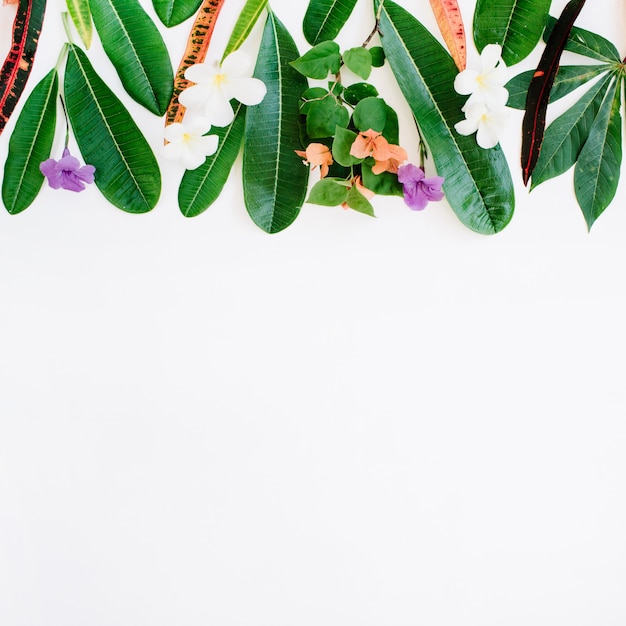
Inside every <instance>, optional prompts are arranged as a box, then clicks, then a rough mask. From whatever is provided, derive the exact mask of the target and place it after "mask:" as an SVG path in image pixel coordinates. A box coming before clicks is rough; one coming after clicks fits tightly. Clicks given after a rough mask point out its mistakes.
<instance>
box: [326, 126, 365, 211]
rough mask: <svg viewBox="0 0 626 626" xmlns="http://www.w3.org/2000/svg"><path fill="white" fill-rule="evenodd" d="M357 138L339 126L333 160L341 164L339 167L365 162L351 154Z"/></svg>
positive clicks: (336, 131)
mask: <svg viewBox="0 0 626 626" xmlns="http://www.w3.org/2000/svg"><path fill="white" fill-rule="evenodd" d="M356 138H357V134H356V133H354V132H352V131H351V130H348V129H347V128H342V127H340V126H337V128H336V129H335V138H334V139H333V148H332V153H333V159H334V160H335V161H336V162H337V163H339V165H343V167H350V166H352V165H355V164H356V163H361V162H362V161H363V159H357V158H356V157H353V156H352V155H351V154H350V148H352V144H353V143H354V141H355V139H356ZM342 202H343V200H342Z"/></svg>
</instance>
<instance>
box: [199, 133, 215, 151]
mask: <svg viewBox="0 0 626 626" xmlns="http://www.w3.org/2000/svg"><path fill="white" fill-rule="evenodd" d="M197 143H198V149H199V150H201V151H202V154H204V155H205V156H211V155H212V154H215V153H216V152H217V146H218V145H219V137H218V136H217V135H206V136H205V137H198V140H197Z"/></svg>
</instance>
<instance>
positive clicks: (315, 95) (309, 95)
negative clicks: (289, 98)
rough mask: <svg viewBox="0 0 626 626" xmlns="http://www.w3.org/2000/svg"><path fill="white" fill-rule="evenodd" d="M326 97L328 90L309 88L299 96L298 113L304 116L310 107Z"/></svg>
mask: <svg viewBox="0 0 626 626" xmlns="http://www.w3.org/2000/svg"><path fill="white" fill-rule="evenodd" d="M327 96H328V90H327V89H324V87H311V88H310V89H307V90H306V91H305V92H304V93H303V94H302V96H300V113H302V114H303V115H306V114H307V113H308V112H309V111H310V110H311V105H312V104H313V103H315V102H318V101H320V100H321V99H322V98H326V97H327Z"/></svg>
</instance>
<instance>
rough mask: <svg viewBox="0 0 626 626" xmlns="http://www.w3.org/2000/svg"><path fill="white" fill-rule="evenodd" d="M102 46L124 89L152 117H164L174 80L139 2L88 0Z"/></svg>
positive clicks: (160, 42) (158, 38)
mask: <svg viewBox="0 0 626 626" xmlns="http://www.w3.org/2000/svg"><path fill="white" fill-rule="evenodd" d="M89 4H90V6H91V12H92V15H93V21H94V24H95V25H96V30H97V31H98V35H99V36H100V40H101V41H102V47H103V48H104V51H105V52H106V54H107V56H108V57H109V59H110V60H111V62H112V63H113V65H114V66H115V69H116V70H117V73H118V75H119V77H120V80H121V81H122V84H123V85H124V89H126V91H127V92H128V94H129V95H130V96H131V97H132V98H133V99H134V100H136V101H137V102H139V104H141V105H143V106H144V107H146V109H148V110H149V111H151V112H152V113H154V114H155V115H163V114H164V113H165V109H166V108H167V105H168V103H169V101H170V98H171V96H172V82H173V80H174V76H173V72H172V65H171V63H170V58H169V55H168V52H167V47H166V46H165V42H164V41H163V38H162V37H161V34H160V33H159V31H158V29H157V28H156V26H155V25H154V22H153V21H152V20H151V19H150V17H149V16H148V14H147V13H146V12H145V11H144V9H143V8H142V6H141V5H140V4H139V2H138V0H89Z"/></svg>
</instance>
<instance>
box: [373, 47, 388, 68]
mask: <svg viewBox="0 0 626 626" xmlns="http://www.w3.org/2000/svg"><path fill="white" fill-rule="evenodd" d="M369 50H370V54H371V55H372V65H373V66H374V67H382V66H383V65H384V64H385V51H384V50H383V48H382V46H374V47H372V48H370V49H369Z"/></svg>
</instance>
